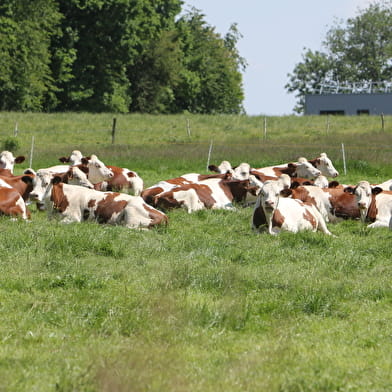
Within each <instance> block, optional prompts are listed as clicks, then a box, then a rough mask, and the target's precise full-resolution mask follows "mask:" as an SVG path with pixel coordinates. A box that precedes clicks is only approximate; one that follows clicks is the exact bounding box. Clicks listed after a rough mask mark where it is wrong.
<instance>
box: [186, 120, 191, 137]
mask: <svg viewBox="0 0 392 392" xmlns="http://www.w3.org/2000/svg"><path fill="white" fill-rule="evenodd" d="M186 132H187V134H188V137H191V123H190V121H189V118H187V119H186Z"/></svg>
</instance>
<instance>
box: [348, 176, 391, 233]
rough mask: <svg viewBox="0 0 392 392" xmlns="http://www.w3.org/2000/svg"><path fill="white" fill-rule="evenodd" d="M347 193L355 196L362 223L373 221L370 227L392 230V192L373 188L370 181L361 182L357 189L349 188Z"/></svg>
mask: <svg viewBox="0 0 392 392" xmlns="http://www.w3.org/2000/svg"><path fill="white" fill-rule="evenodd" d="M345 191H346V192H350V193H352V194H354V195H355V198H356V201H357V204H358V208H359V211H360V214H361V220H362V222H366V221H367V220H370V221H372V222H373V223H371V224H370V225H368V227H370V228H374V227H389V228H390V229H391V230H392V192H391V191H384V190H383V189H382V188H380V187H378V186H372V185H370V183H369V182H368V181H360V182H359V183H358V184H357V186H355V187H347V188H346V189H345Z"/></svg>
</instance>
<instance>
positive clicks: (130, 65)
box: [0, 0, 245, 113]
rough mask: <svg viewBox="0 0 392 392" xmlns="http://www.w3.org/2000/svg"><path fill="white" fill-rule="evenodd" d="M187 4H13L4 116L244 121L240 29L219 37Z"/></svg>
mask: <svg viewBox="0 0 392 392" xmlns="http://www.w3.org/2000/svg"><path fill="white" fill-rule="evenodd" d="M182 5H183V2H182V0H156V1H145V0H89V1H79V0H50V1H44V0H39V1H35V2H34V3H32V2H26V1H21V0H7V1H6V2H3V5H2V6H0V71H1V72H0V109H2V110H23V111H27V110H29V111H41V110H45V111H69V110H76V111H90V112H116V113H127V112H147V113H178V112H182V111H184V110H188V111H192V112H198V113H239V112H240V111H241V110H242V106H241V105H242V101H243V91H242V76H241V73H240V72H239V69H240V67H243V66H244V65H245V62H244V60H243V59H242V58H241V57H240V56H239V53H238V51H237V49H236V43H237V40H238V39H239V37H240V34H239V32H238V30H237V28H236V26H235V25H233V26H232V27H231V28H230V30H229V33H228V35H227V36H226V37H224V38H222V37H220V36H219V35H218V34H216V33H214V31H213V30H214V29H213V28H212V27H210V26H208V25H207V23H206V22H205V21H204V20H203V16H202V15H201V14H199V13H197V12H196V11H194V12H193V13H192V14H185V15H184V16H181V17H179V14H180V12H181V7H182Z"/></svg>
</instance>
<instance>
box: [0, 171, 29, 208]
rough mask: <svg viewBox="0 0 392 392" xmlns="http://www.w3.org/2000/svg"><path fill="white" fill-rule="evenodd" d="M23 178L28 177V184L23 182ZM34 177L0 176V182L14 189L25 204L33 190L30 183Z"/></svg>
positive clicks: (25, 175) (24, 175)
mask: <svg viewBox="0 0 392 392" xmlns="http://www.w3.org/2000/svg"><path fill="white" fill-rule="evenodd" d="M24 177H29V178H30V182H26V181H24ZM34 177H35V175H34V174H31V173H28V174H23V175H20V176H14V175H12V176H0V180H1V181H3V182H5V183H7V184H8V185H9V186H11V187H12V188H14V189H15V190H16V191H17V192H18V193H19V195H20V196H22V198H23V200H24V201H25V202H27V201H28V199H29V195H30V192H31V190H32V189H33V187H32V185H31V182H32V179H33V178H34Z"/></svg>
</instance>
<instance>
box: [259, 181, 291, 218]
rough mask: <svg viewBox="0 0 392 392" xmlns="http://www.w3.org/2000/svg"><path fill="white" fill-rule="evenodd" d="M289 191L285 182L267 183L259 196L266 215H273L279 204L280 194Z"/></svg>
mask: <svg viewBox="0 0 392 392" xmlns="http://www.w3.org/2000/svg"><path fill="white" fill-rule="evenodd" d="M283 189H287V188H286V185H285V182H284V180H282V179H281V178H279V179H278V180H276V181H273V180H269V181H266V182H265V183H264V185H263V187H262V188H261V191H260V194H259V199H260V200H259V204H260V205H261V206H262V207H263V209H264V211H265V214H266V215H267V214H272V212H273V211H274V210H275V209H276V207H277V206H278V204H279V197H280V193H281V191H282V190H283Z"/></svg>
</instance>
